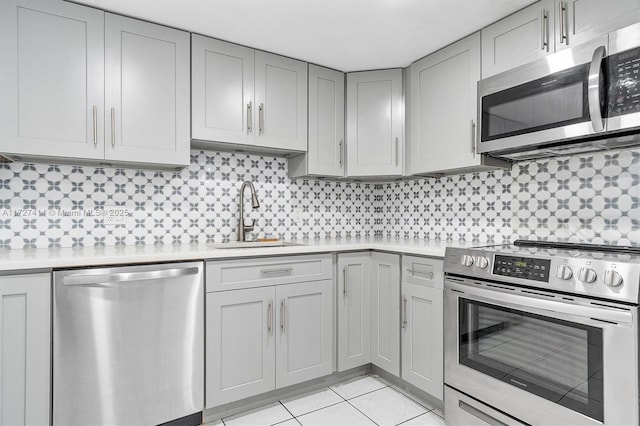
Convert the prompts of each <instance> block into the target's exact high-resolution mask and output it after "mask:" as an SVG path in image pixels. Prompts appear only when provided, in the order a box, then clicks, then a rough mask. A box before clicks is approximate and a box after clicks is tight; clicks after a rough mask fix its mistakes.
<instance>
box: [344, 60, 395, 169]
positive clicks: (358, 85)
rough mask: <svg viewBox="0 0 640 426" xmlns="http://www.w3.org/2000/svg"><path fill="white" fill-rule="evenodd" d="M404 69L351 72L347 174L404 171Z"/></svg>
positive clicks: (348, 107)
mask: <svg viewBox="0 0 640 426" xmlns="http://www.w3.org/2000/svg"><path fill="white" fill-rule="evenodd" d="M403 115H404V113H403V102H402V70H400V69H393V70H384V71H367V72H357V73H350V74H347V174H348V175H349V176H394V175H401V174H402V158H403V138H402V129H403V125H404V123H403V118H402V117H403Z"/></svg>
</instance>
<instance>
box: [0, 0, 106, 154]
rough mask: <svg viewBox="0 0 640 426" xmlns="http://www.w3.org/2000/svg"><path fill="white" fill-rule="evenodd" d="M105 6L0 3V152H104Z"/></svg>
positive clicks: (24, 0)
mask: <svg viewBox="0 0 640 426" xmlns="http://www.w3.org/2000/svg"><path fill="white" fill-rule="evenodd" d="M103 37H104V12H102V11H99V10H95V9H91V8H86V7H82V6H78V5H75V4H72V3H67V2H58V1H51V0H2V2H0V51H2V52H3V54H2V56H3V59H2V61H0V75H2V78H1V79H0V92H1V93H2V96H0V116H1V117H2V119H0V152H2V153H5V154H15V155H34V156H51V157H70V158H89V159H102V158H104V134H103V129H104V123H103V120H102V114H103V111H104V44H103Z"/></svg>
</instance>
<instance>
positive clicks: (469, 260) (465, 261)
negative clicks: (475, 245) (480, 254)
mask: <svg viewBox="0 0 640 426" xmlns="http://www.w3.org/2000/svg"><path fill="white" fill-rule="evenodd" d="M460 263H462V265H463V266H467V267H470V266H472V265H473V256H469V255H468V254H465V255H464V256H462V260H461V262H460Z"/></svg>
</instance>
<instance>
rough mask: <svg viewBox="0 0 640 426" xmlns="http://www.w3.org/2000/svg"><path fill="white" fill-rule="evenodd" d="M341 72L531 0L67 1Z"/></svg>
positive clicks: (424, 49)
mask: <svg viewBox="0 0 640 426" xmlns="http://www.w3.org/2000/svg"><path fill="white" fill-rule="evenodd" d="M74 1H75V2H77V3H82V4H86V5H90V6H95V7H98V8H101V9H104V10H108V11H113V12H117V13H121V14H123V15H128V16H132V17H136V18H142V19H146V20H149V21H153V22H157V23H160V24H165V25H169V26H173V27H176V28H181V29H184V30H188V31H191V32H194V33H199V34H203V35H208V36H211V37H215V38H219V39H223V40H227V41H231V42H234V43H238V44H243V45H246V46H250V47H254V48H257V49H262V50H267V51H269V52H274V53H278V54H281V55H285V56H290V57H293V58H296V59H301V60H304V61H307V62H312V63H315V64H319V65H324V66H327V67H331V68H335V69H338V70H341V71H361V70H370V69H381V68H394V67H405V66H407V65H409V64H410V63H411V62H413V61H415V60H416V59H419V58H421V57H423V56H426V55H427V54H429V53H431V52H434V51H436V50H438V49H439V48H441V47H444V46H446V45H447V44H449V43H452V42H454V41H456V40H458V39H460V38H462V37H464V36H466V35H468V34H471V33H472V32H474V31H477V30H479V29H481V28H482V27H484V26H487V25H488V24H490V23H492V22H494V21H496V20H498V19H500V18H503V17H504V16H507V15H509V14H511V13H513V12H515V11H517V10H519V9H521V8H523V7H524V6H527V5H529V4H531V3H534V1H535V0H74Z"/></svg>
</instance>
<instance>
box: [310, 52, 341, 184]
mask: <svg viewBox="0 0 640 426" xmlns="http://www.w3.org/2000/svg"><path fill="white" fill-rule="evenodd" d="M307 161H308V173H309V174H312V175H322V176H344V74H343V73H341V72H338V71H334V70H330V69H327V68H322V67H319V66H316V65H309V151H308V153H307Z"/></svg>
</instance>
